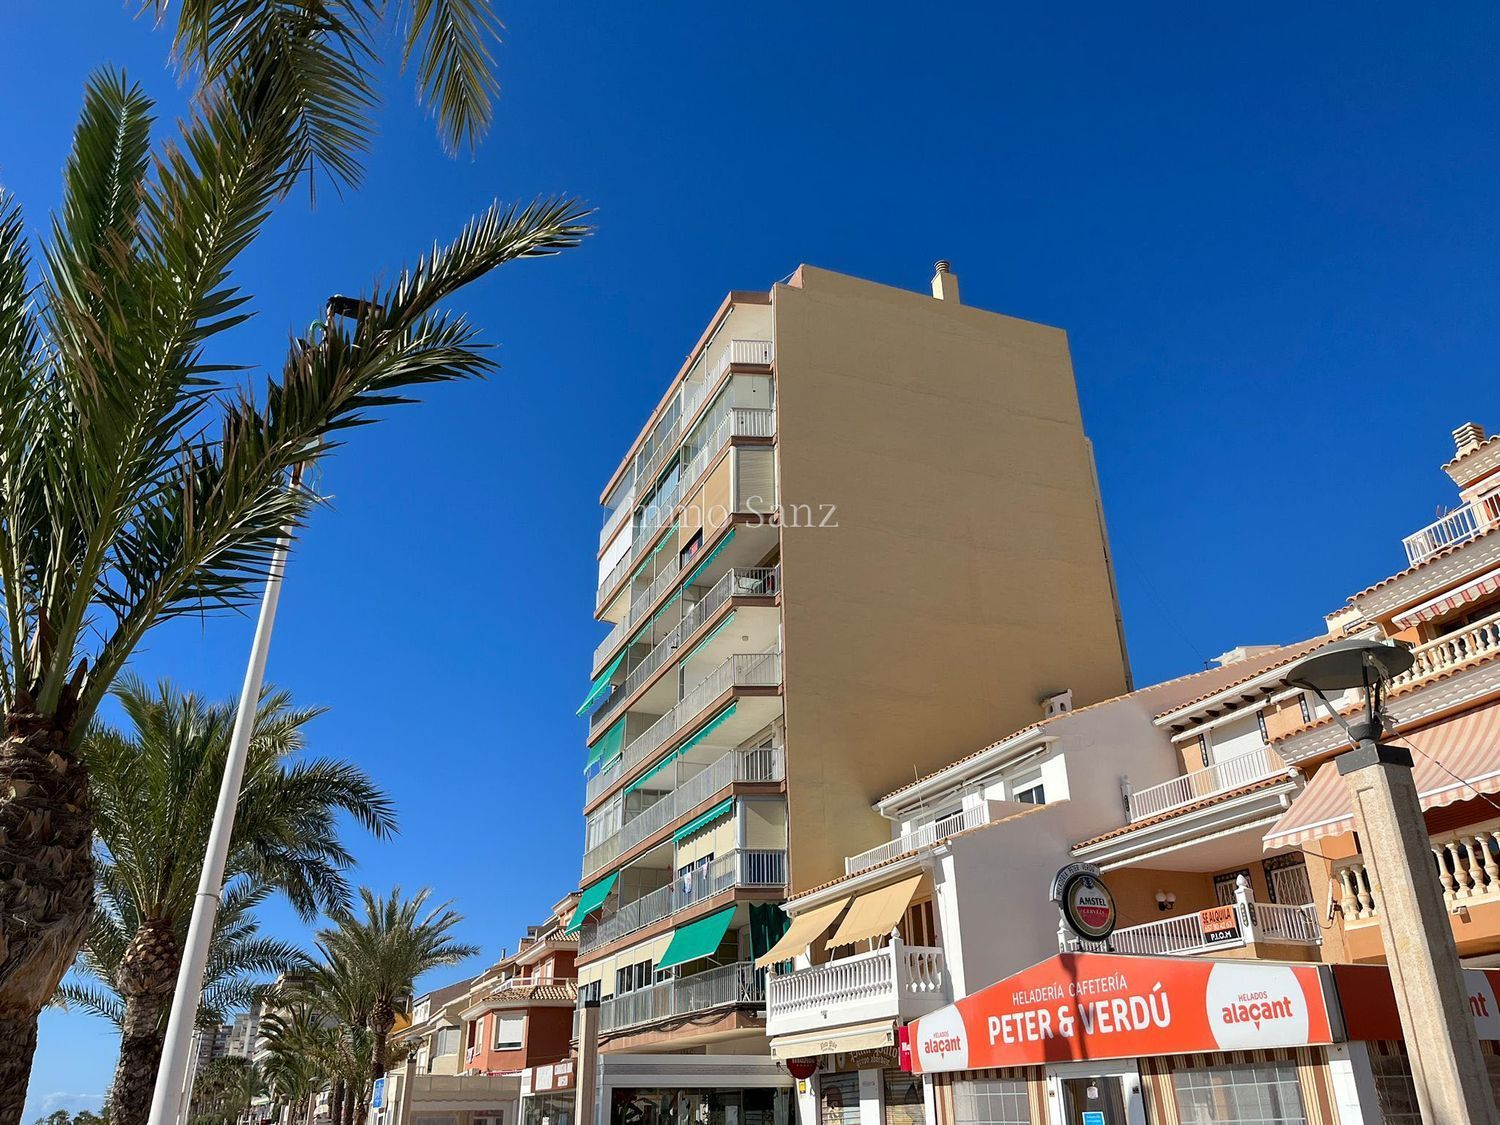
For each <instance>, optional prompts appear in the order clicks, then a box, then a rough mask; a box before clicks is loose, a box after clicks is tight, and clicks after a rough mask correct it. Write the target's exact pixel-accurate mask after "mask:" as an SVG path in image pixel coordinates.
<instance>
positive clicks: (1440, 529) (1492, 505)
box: [1401, 493, 1500, 566]
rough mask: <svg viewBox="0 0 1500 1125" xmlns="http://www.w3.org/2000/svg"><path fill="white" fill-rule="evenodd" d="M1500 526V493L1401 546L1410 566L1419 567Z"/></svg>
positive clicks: (1474, 503)
mask: <svg viewBox="0 0 1500 1125" xmlns="http://www.w3.org/2000/svg"><path fill="white" fill-rule="evenodd" d="M1497 524H1500V493H1491V494H1490V495H1488V496H1485V497H1482V498H1480V499H1478V500H1471V501H1470V502H1469V503H1467V504H1463V505H1461V506H1460V507H1458V508H1455V509H1454V510H1453V511H1451V512H1449V513H1448V514H1447V515H1446V516H1443V517H1442V518H1440V519H1437V520H1434V521H1433V522H1432V523H1430V524H1428V525H1427V526H1426V527H1424V528H1422V529H1421V530H1420V531H1415V532H1413V533H1412V534H1410V535H1408V536H1407V537H1406V538H1405V539H1403V540H1402V541H1401V545H1402V546H1403V547H1404V548H1405V549H1406V559H1407V562H1408V563H1409V564H1410V565H1412V566H1417V565H1418V564H1420V563H1424V562H1426V561H1427V560H1428V559H1430V558H1432V556H1433V555H1436V554H1437V553H1438V552H1440V551H1446V550H1447V549H1448V548H1450V547H1456V546H1458V545H1459V544H1461V543H1467V542H1468V541H1469V540H1471V539H1474V538H1476V537H1478V536H1479V535H1482V534H1483V533H1484V532H1486V531H1488V530H1489V529H1490V528H1492V527H1494V526H1495V525H1497Z"/></svg>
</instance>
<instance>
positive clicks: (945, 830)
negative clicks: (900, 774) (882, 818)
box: [844, 801, 993, 875]
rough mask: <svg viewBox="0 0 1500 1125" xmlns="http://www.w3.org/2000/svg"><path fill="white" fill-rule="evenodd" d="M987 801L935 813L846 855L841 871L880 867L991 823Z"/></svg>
mask: <svg viewBox="0 0 1500 1125" xmlns="http://www.w3.org/2000/svg"><path fill="white" fill-rule="evenodd" d="M992 820H993V818H992V816H991V812H990V805H989V802H988V801H986V802H982V803H981V804H978V805H974V806H971V807H968V808H965V809H962V810H961V811H959V812H956V813H952V814H950V815H948V816H943V817H936V818H934V819H932V820H930V821H928V822H927V823H926V824H921V825H918V826H916V827H914V828H912V829H911V830H910V831H908V832H903V833H901V835H899V836H897V837H896V838H895V839H893V840H891V841H889V842H888V843H884V844H878V845H876V846H875V847H873V848H869V849H867V850H865V851H862V852H860V853H859V854H858V855H851V856H846V857H845V858H844V874H845V875H858V874H859V873H860V872H861V871H869V870H870V869H871V868H874V867H879V866H880V865H881V864H884V863H889V862H890V861H891V860H893V859H895V858H896V857H898V856H903V855H906V854H907V853H909V852H915V851H917V850H919V849H921V848H927V847H931V846H933V845H934V844H937V843H939V842H941V841H943V840H946V839H947V838H948V837H950V836H955V835H957V834H958V833H960V832H967V831H968V830H969V829H971V828H978V827H980V826H981V825H985V824H990V823H992Z"/></svg>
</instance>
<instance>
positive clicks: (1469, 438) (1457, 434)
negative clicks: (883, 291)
mask: <svg viewBox="0 0 1500 1125" xmlns="http://www.w3.org/2000/svg"><path fill="white" fill-rule="evenodd" d="M932 293H933V296H937V282H936V281H934V282H933V283H932ZM1482 441H1484V427H1483V426H1481V425H1480V424H1479V423H1478V422H1465V423H1464V424H1463V425H1462V426H1460V427H1458V429H1456V430H1454V431H1453V446H1454V448H1455V449H1456V450H1457V451H1458V456H1460V457H1462V456H1463V455H1464V454H1465V453H1467V452H1469V450H1471V449H1478V448H1479V445H1480V443H1481V442H1482Z"/></svg>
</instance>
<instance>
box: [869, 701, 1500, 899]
mask: <svg viewBox="0 0 1500 1125" xmlns="http://www.w3.org/2000/svg"><path fill="white" fill-rule="evenodd" d="M1395 744H1396V745H1397V746H1403V747H1406V748H1407V749H1410V750H1411V751H1412V759H1413V768H1412V781H1413V782H1415V784H1416V787H1417V801H1418V803H1419V804H1420V805H1421V806H1422V808H1423V809H1424V810H1426V809H1440V808H1442V807H1443V806H1444V805H1451V804H1453V803H1454V802H1455V801H1472V800H1473V799H1474V798H1475V797H1478V796H1480V795H1481V794H1484V793H1497V792H1500V703H1492V704H1490V705H1489V706H1488V707H1481V708H1479V709H1478V710H1477V711H1470V712H1468V713H1467V714H1463V715H1456V716H1455V717H1453V718H1451V719H1444V720H1443V721H1442V722H1440V723H1434V724H1433V725H1432V726H1430V727H1428V728H1426V729H1425V730H1419V731H1417V732H1415V733H1414V734H1411V735H1407V736H1403V737H1401V738H1399V739H1397V740H1396V743H1395ZM1353 828H1354V811H1353V806H1352V805H1351V803H1350V800H1349V789H1348V786H1347V785H1346V784H1345V782H1344V779H1343V778H1342V777H1340V776H1339V769H1338V759H1337V758H1335V759H1333V760H1332V761H1327V762H1324V763H1323V764H1322V765H1321V766H1319V767H1318V772H1317V773H1315V774H1313V779H1312V780H1311V781H1309V782H1308V783H1307V788H1306V789H1304V790H1302V792H1301V793H1298V794H1297V799H1296V800H1294V801H1293V802H1292V807H1291V808H1289V809H1287V811H1286V812H1285V813H1283V814H1282V817H1281V819H1280V820H1278V821H1277V822H1276V823H1275V824H1274V825H1272V826H1271V830H1270V831H1269V832H1267V833H1266V835H1265V839H1264V841H1263V846H1264V848H1265V850H1266V851H1273V850H1275V849H1276V848H1285V847H1289V846H1291V845H1293V844H1307V843H1311V842H1312V841H1313V840H1317V839H1319V838H1321V837H1323V836H1342V835H1343V834H1344V833H1345V832H1350V831H1352V830H1353ZM856 905H858V904H856Z"/></svg>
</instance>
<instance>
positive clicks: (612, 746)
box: [583, 715, 625, 769]
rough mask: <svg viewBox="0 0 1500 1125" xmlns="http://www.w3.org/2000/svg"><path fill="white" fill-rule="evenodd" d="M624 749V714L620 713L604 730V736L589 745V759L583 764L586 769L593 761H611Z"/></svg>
mask: <svg viewBox="0 0 1500 1125" xmlns="http://www.w3.org/2000/svg"><path fill="white" fill-rule="evenodd" d="M623 749H625V716H624V715H621V716H620V717H619V718H618V719H617V720H616V721H615V724H614V725H613V726H612V727H610V728H609V729H608V730H607V731H605V732H604V737H603V738H601V739H600V740H599V741H598V742H596V743H594V744H593V745H592V746H590V747H589V760H588V761H587V762H585V763H584V764H583V768H584V769H588V768H589V767H590V766H591V765H593V764H594V763H595V762H612V761H614V760H615V759H616V758H618V757H619V756H620V751H621V750H623Z"/></svg>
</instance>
